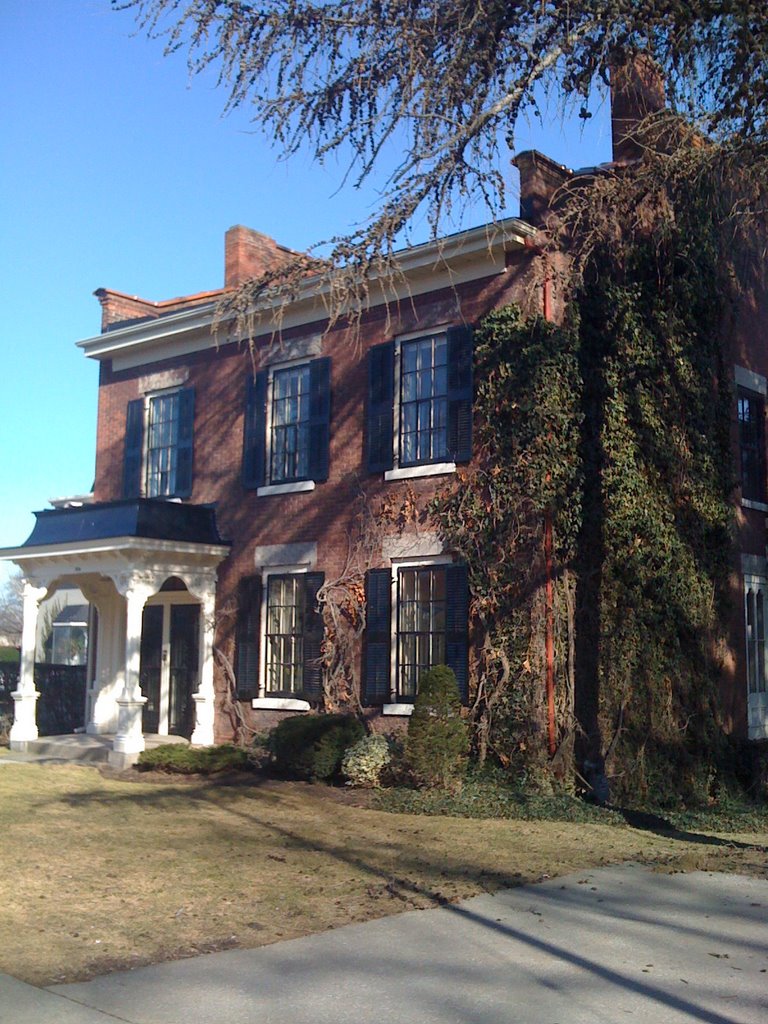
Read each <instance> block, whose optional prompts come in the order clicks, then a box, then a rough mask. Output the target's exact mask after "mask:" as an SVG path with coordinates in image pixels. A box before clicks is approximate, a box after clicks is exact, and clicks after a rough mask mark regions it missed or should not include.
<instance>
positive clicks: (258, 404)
mask: <svg viewBox="0 0 768 1024" xmlns="http://www.w3.org/2000/svg"><path fill="white" fill-rule="evenodd" d="M266 451H267V371H266V370H262V371H261V372H260V373H257V374H256V376H255V377H254V376H253V375H252V374H249V375H248V381H247V385H246V397H245V424H244V427H243V465H242V476H243V486H244V487H263V485H264V482H265V478H266Z"/></svg>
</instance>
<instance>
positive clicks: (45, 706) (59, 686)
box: [0, 663, 86, 736]
mask: <svg viewBox="0 0 768 1024" xmlns="http://www.w3.org/2000/svg"><path fill="white" fill-rule="evenodd" d="M18 685H19V666H18V665H13V664H11V665H9V664H0V714H1V715H5V716H8V717H9V718H10V719H11V720H12V719H13V698H12V697H11V694H12V693H13V691H14V690H15V689H16V688H17V687H18ZM35 687H36V689H38V690H39V691H40V699H39V700H38V702H37V728H38V730H39V732H40V735H41V736H58V735H61V734H62V733H69V732H74V731H75V729H80V728H82V727H83V726H84V725H85V687H86V668H85V665H44V664H40V663H38V664H36V665H35Z"/></svg>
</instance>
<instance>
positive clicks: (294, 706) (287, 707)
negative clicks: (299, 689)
mask: <svg viewBox="0 0 768 1024" xmlns="http://www.w3.org/2000/svg"><path fill="white" fill-rule="evenodd" d="M251 707H252V708H255V709H257V710H258V709H260V710H262V711H309V709H310V707H309V701H306V700H299V699H298V698H297V697H254V698H253V700H252V701H251Z"/></svg>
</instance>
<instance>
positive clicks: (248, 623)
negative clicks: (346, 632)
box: [236, 572, 324, 700]
mask: <svg viewBox="0 0 768 1024" xmlns="http://www.w3.org/2000/svg"><path fill="white" fill-rule="evenodd" d="M323 579H324V577H323V573H318V572H270V573H268V574H267V575H265V576H264V577H263V578H262V577H261V576H251V577H246V578H244V579H243V580H242V581H241V584H240V590H239V594H238V613H237V657H236V676H237V691H238V698H239V699H240V700H251V699H254V698H300V699H306V700H317V699H319V697H320V695H321V692H322V664H321V659H322V642H323V635H324V628H323V619H322V615H321V614H320V612H319V610H318V607H317V594H318V591H319V589H320V587H321V586H322V584H323Z"/></svg>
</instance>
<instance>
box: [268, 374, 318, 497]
mask: <svg viewBox="0 0 768 1024" xmlns="http://www.w3.org/2000/svg"><path fill="white" fill-rule="evenodd" d="M309 397H310V396H309V366H299V367H291V368H289V369H286V370H276V371H275V373H274V375H273V378H272V432H271V453H272V457H271V468H270V482H271V483H284V482H287V481H291V480H301V479H305V478H306V476H307V473H308V472H309Z"/></svg>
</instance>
